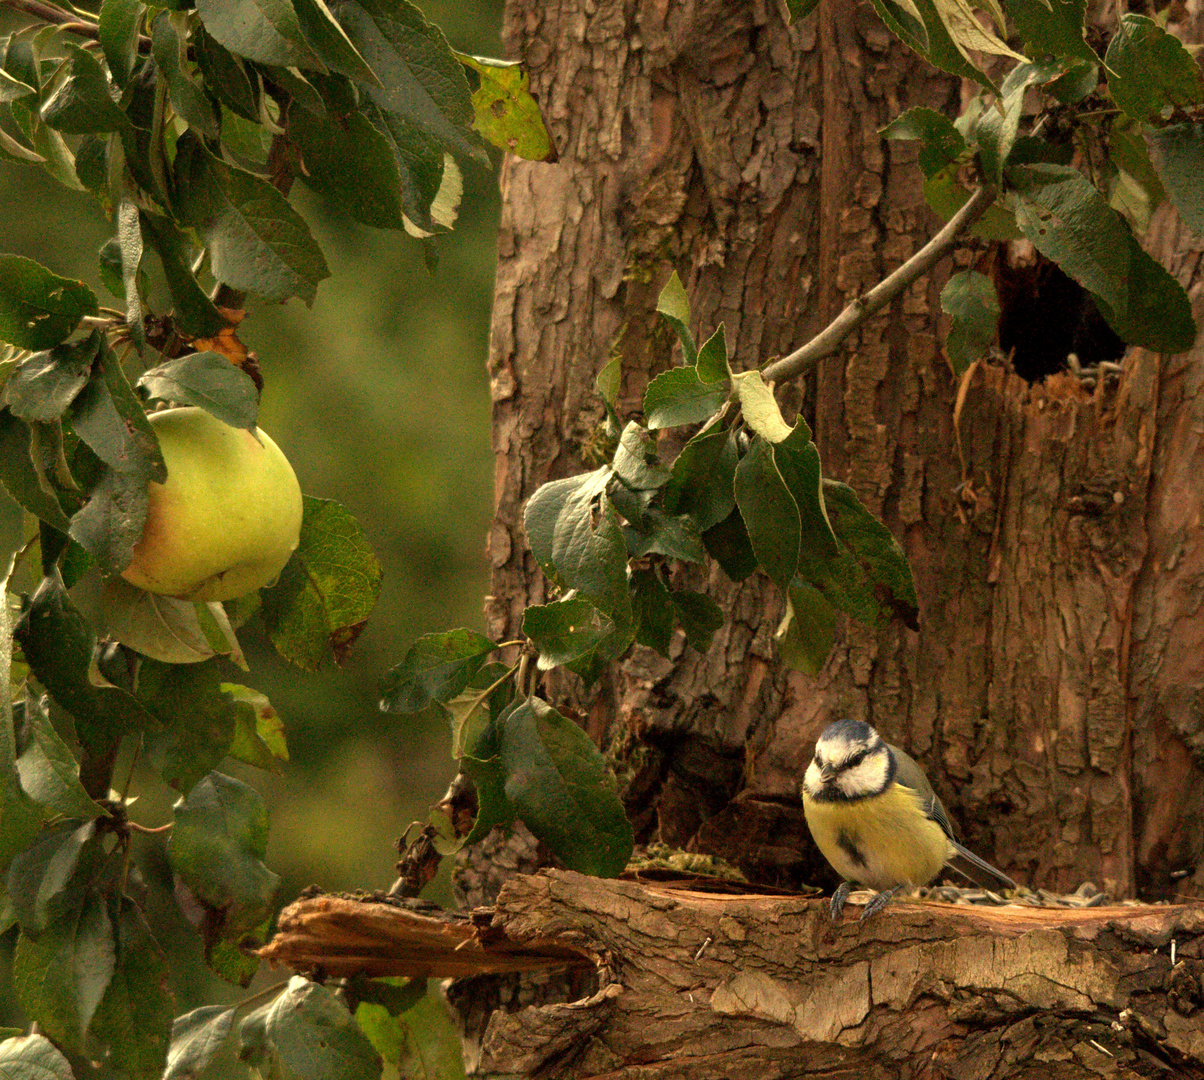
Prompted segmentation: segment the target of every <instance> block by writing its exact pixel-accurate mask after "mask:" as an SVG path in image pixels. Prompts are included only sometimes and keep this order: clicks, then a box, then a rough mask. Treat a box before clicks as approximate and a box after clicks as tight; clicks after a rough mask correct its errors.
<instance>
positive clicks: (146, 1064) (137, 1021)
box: [92, 896, 175, 1080]
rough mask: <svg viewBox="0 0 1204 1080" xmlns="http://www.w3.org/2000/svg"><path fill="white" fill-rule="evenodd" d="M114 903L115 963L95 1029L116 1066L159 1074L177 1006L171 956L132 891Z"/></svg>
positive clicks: (151, 1078)
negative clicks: (170, 978)
mask: <svg viewBox="0 0 1204 1080" xmlns="http://www.w3.org/2000/svg"><path fill="white" fill-rule="evenodd" d="M116 904H117V911H116V912H115V913H114V914H115V917H114V919H113V922H114V929H115V930H116V938H117V964H116V968H115V970H114V972H113V977H112V980H111V981H110V982H109V986H108V989H107V990H106V991H105V995H104V998H103V999H102V1000H101V1002H100V1006H99V1008H97V1010H96V1016H95V1018H94V1019H93V1021H92V1032H93V1034H94V1035H96V1037H97V1038H99V1039H100V1040H101V1041H102V1042H104V1043H106V1044H107V1045H108V1048H109V1052H108V1061H109V1062H110V1063H111V1065H112V1067H113V1068H114V1069H115V1070H119V1071H120V1072H121V1073H122V1074H123V1075H125V1076H128V1077H130V1078H131V1080H158V1078H159V1077H160V1076H161V1075H162V1073H163V1067H164V1064H165V1063H166V1060H167V1045H168V1039H169V1037H170V1032H171V1017H172V1013H173V1012H174V1011H175V1008H174V1004H175V1003H174V1000H173V998H172V995H171V993H170V992H169V991H168V990H167V974H168V972H167V960H166V958H165V957H164V955H163V950H162V949H160V948H159V944H158V942H156V941H155V939H154V937H153V936H152V935H151V932H150V928H149V927H148V926H147V925H146V920H145V919H144V918H143V917H142V912H141V911H139V910H138V906H137V905H136V904H135V903H134V902H133V901H132V900H131V899H130V898H129V897H128V896H123V897H120V898H118V899H117V900H116Z"/></svg>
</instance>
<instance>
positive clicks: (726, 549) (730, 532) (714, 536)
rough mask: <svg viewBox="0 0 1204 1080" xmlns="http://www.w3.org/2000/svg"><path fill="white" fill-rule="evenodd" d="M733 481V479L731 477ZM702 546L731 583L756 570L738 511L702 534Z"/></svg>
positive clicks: (755, 561) (750, 547) (750, 546)
mask: <svg viewBox="0 0 1204 1080" xmlns="http://www.w3.org/2000/svg"><path fill="white" fill-rule="evenodd" d="M733 479H734V477H733ZM702 544H703V546H704V547H705V548H706V549H707V554H708V555H709V556H710V557H711V558H712V559H714V560H715V561H716V562H717V563H718V564H719V565H720V566H721V567H722V568H723V572H724V573H725V574H727V576H728V577H729V578H731V579H732V581H743V580H744V579H745V578H746V577H748V576H749V575H750V574H751V573H752V572H753V571H754V570H756V568H757V556H756V555H755V554H754V552H753V549H752V542H751V541H750V540H749V538H748V529H747V528H746V527H745V525H744V519H743V518H742V517H741V516H740V511H739V509H737V508H735V507H733V509H732V512H731V513H730V514H728V516H727V517H725V518H724V519H723V520H722V521H721V522H719V523H718V524H716V525H712V526H711V528H709V529H707V530H706V532H704V533H703V534H702Z"/></svg>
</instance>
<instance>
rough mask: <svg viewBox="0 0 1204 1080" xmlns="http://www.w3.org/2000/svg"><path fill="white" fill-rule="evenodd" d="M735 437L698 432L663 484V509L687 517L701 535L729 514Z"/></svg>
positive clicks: (733, 500)
mask: <svg viewBox="0 0 1204 1080" xmlns="http://www.w3.org/2000/svg"><path fill="white" fill-rule="evenodd" d="M738 456H739V455H738V454H737V451H736V436H735V434H734V433H732V432H728V431H724V430H722V429H719V428H714V429H711V430H708V431H702V432H699V433H698V434H697V435H695V436H694V438H692V439H691V440H690V441H689V442H688V443H686V445H685V446H684V447H682V450H681V453H680V454H678V455H677V459H676V460H675V461H674V462H673V470H672V475H671V476H670V479H669V482H668V484H666V485H665V494H664V507H665V510H666V511H667V512H668V513H670V514H689V515H690V516H691V517H692V518H693V519H694V520H695V521H696V522H697V523H698V528H699V529H701V530H703V531H704V532H705V531H706V530H707V529H709V528H711V526H712V525H717V524H719V522H721V521H723V519H724V518H726V517H727V516H728V514H730V513H731V512H732V510H733V509H734V508H735V506H736V497H735V495H734V493H733V491H732V484H733V483H734V481H735V478H736V462H737V460H738Z"/></svg>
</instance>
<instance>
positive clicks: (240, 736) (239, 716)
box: [221, 683, 288, 772]
mask: <svg viewBox="0 0 1204 1080" xmlns="http://www.w3.org/2000/svg"><path fill="white" fill-rule="evenodd" d="M221 691H222V693H224V694H228V695H229V696H230V697H231V698H233V700H234V701H235V702H236V703H237V704H239V705H241V706H243V708H240V709H239V710H238V712H237V713H236V715H235V722H234V740H233V742H231V743H230V756H231V757H232V758H237V759H238V760H239V761H245V762H246V763H247V764H248V765H254V766H255V767H256V768H259V769H270V770H272V771H273V772H278V771H280V769H281V767H282V766H283V765H284V764H285V763H286V762H287V761H288V746H287V745H286V744H285V740H284V721H283V720H282V719H281V717H280V714H279V713H278V712H277V711H276V710H275V709H274V708H272V703H271V702H270V701H268V699H267V698H266V697H264V696H263V694H261V693H260V692H259V691H258V690H252V689H251V688H250V687H249V686H239V685H238V684H237V683H222V684H221Z"/></svg>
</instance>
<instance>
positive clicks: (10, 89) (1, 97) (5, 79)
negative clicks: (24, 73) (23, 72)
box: [0, 68, 38, 103]
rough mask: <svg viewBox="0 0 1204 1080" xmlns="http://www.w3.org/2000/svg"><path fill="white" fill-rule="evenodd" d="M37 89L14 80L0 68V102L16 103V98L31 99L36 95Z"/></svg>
mask: <svg viewBox="0 0 1204 1080" xmlns="http://www.w3.org/2000/svg"><path fill="white" fill-rule="evenodd" d="M37 92H38V91H37V89H36V88H35V87H32V86H30V85H29V84H28V83H24V82H22V81H21V80H20V79H17V78H14V77H13V76H12V75H10V74H9V73H8V72H7V71H5V70H4V69H3V68H0V102H5V103H7V102H9V101H16V100H17V99H18V98H23V97H31V96H32V95H35V94H37Z"/></svg>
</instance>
